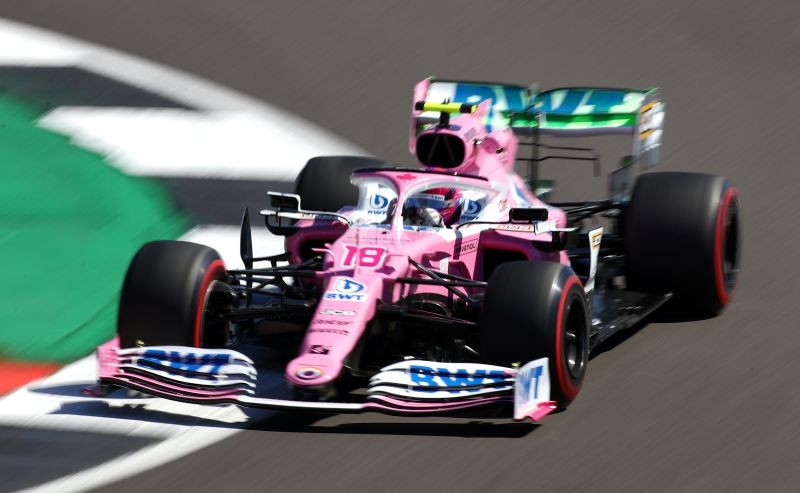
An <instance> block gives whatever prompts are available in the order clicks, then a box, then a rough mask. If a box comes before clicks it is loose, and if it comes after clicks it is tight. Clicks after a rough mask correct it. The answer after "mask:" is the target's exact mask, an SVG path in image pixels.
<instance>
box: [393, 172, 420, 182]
mask: <svg viewBox="0 0 800 493" xmlns="http://www.w3.org/2000/svg"><path fill="white" fill-rule="evenodd" d="M395 178H397V179H398V180H402V181H406V180H416V179H417V176H416V175H412V174H411V173H403V174H402V175H397V176H396V177H395Z"/></svg>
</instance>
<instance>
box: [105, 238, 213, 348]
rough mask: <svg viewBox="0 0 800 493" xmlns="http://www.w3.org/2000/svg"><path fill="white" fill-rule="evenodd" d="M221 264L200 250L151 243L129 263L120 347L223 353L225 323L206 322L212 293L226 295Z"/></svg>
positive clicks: (192, 246)
mask: <svg viewBox="0 0 800 493" xmlns="http://www.w3.org/2000/svg"><path fill="white" fill-rule="evenodd" d="M225 276H226V274H225V264H224V263H223V262H222V260H221V259H220V257H219V254H218V253H217V252H216V251H215V250H213V249H211V248H209V247H207V246H204V245H198V244H195V243H189V242H185V241H154V242H151V243H147V244H145V245H144V246H143V247H142V248H141V249H140V250H139V252H138V253H137V254H136V255H135V256H134V257H133V260H132V261H131V264H130V266H129V267H128V273H127V274H126V275H125V282H124V283H123V285H122V294H121V296H120V303H119V317H118V320H117V331H118V334H119V338H120V346H121V347H134V346H137V345H146V346H160V345H176V346H193V347H221V346H222V345H224V344H225V342H226V340H227V323H224V322H222V323H221V322H219V321H216V320H214V319H210V318H209V317H207V316H206V315H207V309H208V308H209V300H210V299H212V298H213V293H214V292H226V291H228V292H229V286H228V285H227V284H225V283H224V282H223V281H222V280H223V279H224V278H225Z"/></svg>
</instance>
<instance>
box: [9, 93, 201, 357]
mask: <svg viewBox="0 0 800 493" xmlns="http://www.w3.org/2000/svg"><path fill="white" fill-rule="evenodd" d="M37 117H38V114H37V112H36V111H34V110H33V109H32V108H30V107H26V106H24V105H22V104H20V103H18V102H16V101H11V100H7V99H3V98H0V259H2V260H1V262H2V263H1V264H0V273H1V274H0V279H2V280H0V358H6V359H17V360H29V361H52V362H63V363H65V362H69V361H72V360H74V359H76V358H79V357H81V356H83V355H85V354H88V353H89V352H90V351H91V350H92V349H94V347H95V346H96V345H97V344H99V343H102V342H104V341H105V340H107V339H108V338H110V337H111V336H112V335H113V333H114V329H115V319H116V310H117V300H118V296H119V289H120V286H121V284H122V279H123V277H124V275H125V269H126V267H127V265H128V262H129V261H130V259H131V257H132V256H133V254H134V253H135V252H136V250H137V249H138V248H139V246H141V244H142V243H144V242H146V241H150V240H154V239H167V238H177V237H178V236H179V235H181V234H182V233H183V232H185V231H186V227H185V226H186V223H185V222H184V218H183V217H182V216H181V215H180V214H178V212H177V211H176V210H175V209H174V208H173V207H172V205H171V203H170V200H169V196H168V194H167V193H166V191H165V190H163V189H162V188H161V186H159V184H158V183H157V182H155V181H153V180H148V179H142V178H135V177H130V176H127V175H125V174H123V173H121V172H120V171H117V170H116V169H115V168H112V167H111V166H109V165H107V164H106V163H104V161H103V158H102V157H101V156H99V155H97V154H93V153H91V152H88V151H86V150H84V149H81V148H79V147H77V146H74V145H72V144H71V143H70V142H69V139H68V138H66V137H63V136H60V135H58V134H55V133H52V132H49V131H47V130H44V129H42V128H39V127H37V126H36V125H35V123H34V121H35V119H36V118H37Z"/></svg>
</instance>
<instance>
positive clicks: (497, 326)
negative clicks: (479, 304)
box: [480, 261, 589, 409]
mask: <svg viewBox="0 0 800 493" xmlns="http://www.w3.org/2000/svg"><path fill="white" fill-rule="evenodd" d="M480 330H481V348H482V349H481V355H482V356H483V359H484V360H485V361H486V362H487V363H492V364H497V365H502V366H509V365H512V364H515V363H519V364H520V365H524V364H525V363H527V362H529V361H532V360H535V359H538V358H542V357H547V358H548V363H549V371H550V380H551V383H550V392H551V398H552V399H553V400H555V401H556V402H557V403H558V407H559V408H562V409H563V408H566V407H567V406H568V405H569V404H570V403H571V402H572V401H573V400H574V399H575V397H576V396H577V395H578V392H579V391H580V388H581V385H582V384H583V379H584V376H585V375H586V365H587V363H588V360H589V311H588V307H587V303H586V295H585V293H584V291H583V285H582V284H581V282H580V280H579V279H578V277H577V276H576V275H575V273H574V272H573V271H572V269H570V268H569V267H566V266H564V265H561V264H558V263H554V262H527V261H518V262H508V263H505V264H501V265H500V266H498V267H497V268H496V269H495V270H494V272H492V276H491V277H490V279H489V286H488V288H487V290H486V297H485V300H484V306H483V316H482V319H481V325H480Z"/></svg>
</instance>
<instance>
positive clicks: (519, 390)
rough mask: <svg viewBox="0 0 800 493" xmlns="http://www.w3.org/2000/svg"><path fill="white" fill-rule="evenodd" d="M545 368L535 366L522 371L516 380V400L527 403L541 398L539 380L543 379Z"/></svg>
mask: <svg viewBox="0 0 800 493" xmlns="http://www.w3.org/2000/svg"><path fill="white" fill-rule="evenodd" d="M543 371H544V367H543V366H534V367H533V368H528V369H526V370H525V371H521V372H520V373H519V374H518V375H517V378H516V398H517V399H519V400H521V401H522V402H527V401H529V400H531V398H533V399H534V400H536V399H538V398H539V379H540V378H542V372H543Z"/></svg>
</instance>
